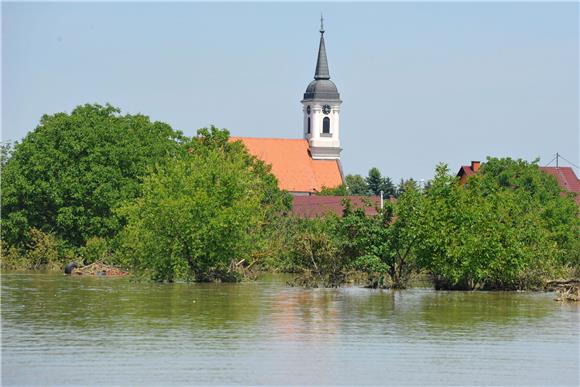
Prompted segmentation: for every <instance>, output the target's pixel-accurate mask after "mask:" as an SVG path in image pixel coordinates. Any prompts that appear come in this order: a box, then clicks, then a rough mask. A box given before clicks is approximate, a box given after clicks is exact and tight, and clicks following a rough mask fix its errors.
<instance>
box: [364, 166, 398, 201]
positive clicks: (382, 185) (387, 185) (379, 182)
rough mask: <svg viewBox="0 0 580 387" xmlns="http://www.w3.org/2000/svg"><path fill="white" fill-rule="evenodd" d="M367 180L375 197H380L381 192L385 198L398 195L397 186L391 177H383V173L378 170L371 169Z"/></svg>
mask: <svg viewBox="0 0 580 387" xmlns="http://www.w3.org/2000/svg"><path fill="white" fill-rule="evenodd" d="M365 180H366V183H367V186H368V189H369V191H370V192H371V194H373V195H380V194H381V191H382V193H383V197H389V196H395V195H396V190H395V186H394V184H393V182H392V181H391V179H390V178H389V177H382V176H381V172H380V171H379V170H378V169H377V168H371V169H370V170H369V175H368V177H367V178H366V179H365Z"/></svg>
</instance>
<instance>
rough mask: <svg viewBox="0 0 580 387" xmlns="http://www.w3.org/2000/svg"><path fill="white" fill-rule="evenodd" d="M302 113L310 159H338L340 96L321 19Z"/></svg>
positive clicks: (339, 149)
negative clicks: (331, 76)
mask: <svg viewBox="0 0 580 387" xmlns="http://www.w3.org/2000/svg"><path fill="white" fill-rule="evenodd" d="M301 102H302V106H303V111H304V138H305V139H307V140H308V143H309V144H310V153H311V155H312V158H313V159H330V160H340V151H341V150H342V149H341V148H340V137H339V135H340V131H339V129H340V104H341V103H342V101H341V100H340V94H338V90H337V88H336V85H335V84H334V83H333V82H332V81H331V80H330V73H329V71H328V61H327V60H326V48H325V46H324V24H323V19H322V17H321V18H320V47H319V48H318V61H317V62H316V71H315V73H314V81H312V82H310V84H309V85H308V87H307V88H306V92H305V93H304V99H303V100H302V101H301Z"/></svg>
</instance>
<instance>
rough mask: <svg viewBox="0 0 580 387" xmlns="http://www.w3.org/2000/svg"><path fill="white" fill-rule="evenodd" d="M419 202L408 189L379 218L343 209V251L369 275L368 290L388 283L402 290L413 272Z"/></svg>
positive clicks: (414, 194)
mask: <svg viewBox="0 0 580 387" xmlns="http://www.w3.org/2000/svg"><path fill="white" fill-rule="evenodd" d="M422 200H423V199H422V196H421V194H420V193H419V192H418V191H417V190H416V189H415V188H414V187H413V186H409V187H408V188H407V190H406V191H405V193H404V194H403V195H402V196H401V197H400V198H399V200H397V201H396V202H387V203H386V206H385V208H384V209H383V210H380V211H379V215H376V216H367V215H365V212H364V211H362V210H356V211H351V210H350V209H349V207H347V208H346V210H345V214H344V217H343V218H342V221H341V228H340V234H341V239H342V241H343V244H344V247H343V248H344V250H345V252H346V254H347V255H349V256H350V257H351V259H352V260H353V262H354V265H355V267H357V268H358V269H359V270H363V271H365V272H367V273H368V274H369V276H370V279H371V284H372V285H371V286H373V287H376V286H379V287H382V286H386V284H387V279H388V282H390V286H391V287H393V288H397V289H401V288H405V287H406V286H407V284H408V281H409V279H410V277H411V275H412V274H413V273H414V272H415V271H416V263H415V246H416V244H417V243H418V240H419V239H418V236H419V233H418V227H419V221H420V219H421V211H422V207H423V204H422ZM385 277H388V278H385Z"/></svg>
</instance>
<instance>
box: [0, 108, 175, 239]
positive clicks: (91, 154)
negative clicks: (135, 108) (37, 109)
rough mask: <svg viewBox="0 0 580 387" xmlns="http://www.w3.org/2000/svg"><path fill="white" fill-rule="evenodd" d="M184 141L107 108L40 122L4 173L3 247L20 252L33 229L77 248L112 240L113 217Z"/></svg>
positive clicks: (80, 110)
mask: <svg viewBox="0 0 580 387" xmlns="http://www.w3.org/2000/svg"><path fill="white" fill-rule="evenodd" d="M182 139H183V137H182V135H181V134H180V133H179V132H176V131H174V130H172V129H171V127H169V125H167V124H164V123H161V122H151V121H150V120H149V118H148V117H146V116H143V115H140V114H138V115H121V114H120V110H119V109H117V108H115V107H112V106H110V105H106V106H101V105H84V106H79V107H77V108H75V109H74V110H73V112H72V113H71V114H67V113H57V114H54V115H50V116H49V115H45V116H43V117H42V119H41V121H40V125H39V126H38V127H37V128H36V129H35V130H33V131H32V132H30V133H28V135H27V136H26V137H25V138H24V140H23V141H22V142H21V143H20V144H17V145H16V146H15V148H14V151H13V153H12V156H11V157H10V159H9V160H8V162H7V163H6V165H5V166H4V168H3V172H2V229H3V235H2V239H3V241H5V242H7V243H8V244H11V245H18V246H20V247H24V246H25V245H26V244H27V243H28V240H29V230H31V229H33V228H35V229H38V230H40V231H42V232H45V233H49V234H50V235H54V237H56V238H59V239H62V240H64V241H65V242H66V243H68V244H70V245H73V246H77V247H78V246H82V245H84V243H85V242H86V241H87V240H88V239H89V238H91V237H103V238H109V237H111V236H113V235H115V234H116V233H117V232H118V230H119V229H120V228H121V226H122V222H121V219H120V218H119V216H118V215H116V214H115V213H114V212H113V209H114V208H115V207H116V206H117V205H119V203H121V202H122V201H124V200H129V199H133V198H135V197H138V196H139V195H140V192H141V187H140V185H141V180H142V177H143V175H144V174H145V173H146V171H147V169H148V168H149V167H151V166H152V165H155V164H157V163H162V162H164V161H165V160H168V159H171V158H174V157H175V156H176V155H177V154H178V153H179V152H181V151H182V148H181V147H180V141H181V140H182Z"/></svg>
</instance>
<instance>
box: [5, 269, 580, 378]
mask: <svg viewBox="0 0 580 387" xmlns="http://www.w3.org/2000/svg"><path fill="white" fill-rule="evenodd" d="M552 298H553V297H552V295H551V294H545V293H507V292H498V293H478V292H434V291H432V290H429V289H412V290H408V291H403V292H393V291H382V290H369V289H359V288H345V289H313V290H306V289H299V288H288V287H286V286H285V285H284V283H283V282H275V281H269V282H256V283H244V284H239V285H216V284H171V285H158V284H149V283H144V284H136V283H131V282H130V281H128V280H126V279H121V280H117V279H116V280H113V281H107V280H106V279H95V278H88V277H87V278H71V277H63V276H51V275H10V274H4V275H2V366H3V367H2V370H3V375H2V382H3V384H4V385H15V384H18V385H39V384H42V385H93V384H94V385H97V384H117V385H184V384H187V385H190V384H204V385H207V384H243V385H247V384H295V385H320V384H332V385H337V384H343V385H344V384H347V385H365V384H366V385H377V384H381V385H452V384H455V385H578V382H579V381H578V348H579V343H578V329H577V327H578V306H577V305H562V304H558V303H556V302H554V301H552ZM31 365H34V367H33V369H34V372H31Z"/></svg>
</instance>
